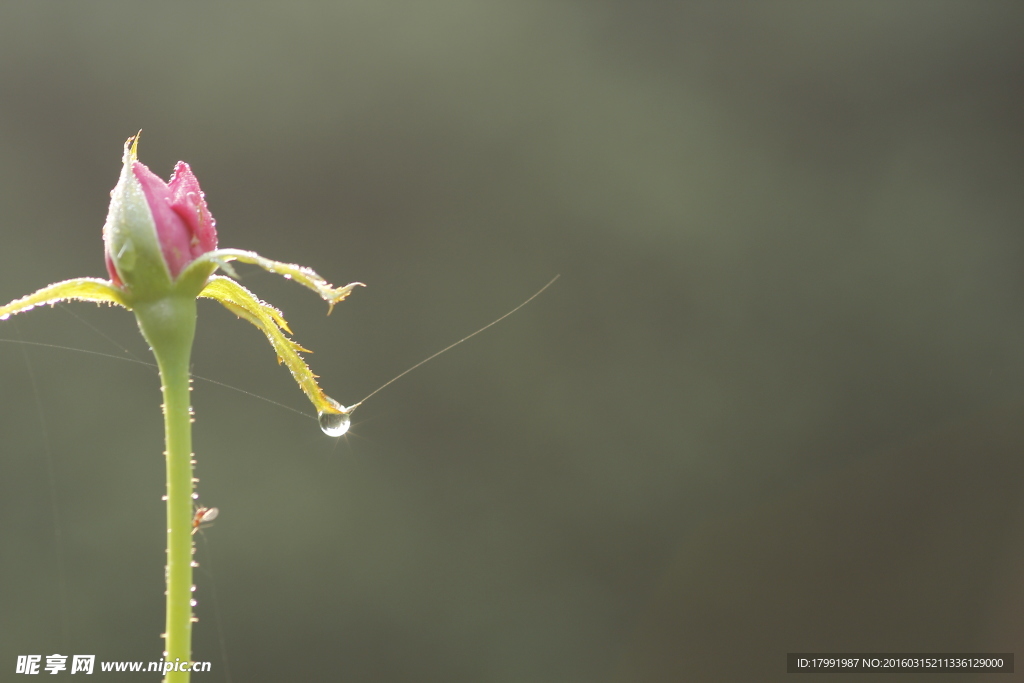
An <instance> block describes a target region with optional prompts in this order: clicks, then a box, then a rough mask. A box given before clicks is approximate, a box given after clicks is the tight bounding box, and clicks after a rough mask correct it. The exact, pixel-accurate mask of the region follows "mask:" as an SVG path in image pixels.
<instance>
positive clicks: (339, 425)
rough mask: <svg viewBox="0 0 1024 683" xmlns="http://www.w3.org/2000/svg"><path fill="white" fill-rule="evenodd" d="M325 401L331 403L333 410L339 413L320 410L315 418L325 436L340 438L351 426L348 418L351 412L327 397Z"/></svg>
mask: <svg viewBox="0 0 1024 683" xmlns="http://www.w3.org/2000/svg"><path fill="white" fill-rule="evenodd" d="M327 400H328V401H330V402H331V406H332V407H333V408H337V409H338V410H340V411H341V412H340V413H335V412H331V411H329V410H321V411H320V413H319V415H318V416H317V418H318V419H319V420H320V429H321V430H322V431H323V433H324V434H326V435H327V436H342V435H343V434H345V432H347V431H348V428H349V427H350V426H351V425H352V420H351V419H350V418H349V413H350V412H351V411H350V410H348V409H347V408H345V406H343V405H341V404H340V403H338V402H337V401H335V400H334V399H333V398H330V397H328V398H327Z"/></svg>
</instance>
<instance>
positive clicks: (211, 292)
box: [199, 275, 341, 413]
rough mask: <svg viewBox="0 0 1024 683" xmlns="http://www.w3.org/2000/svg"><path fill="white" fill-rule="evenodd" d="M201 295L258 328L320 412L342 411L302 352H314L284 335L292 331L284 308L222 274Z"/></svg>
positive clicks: (279, 359)
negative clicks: (263, 299)
mask: <svg viewBox="0 0 1024 683" xmlns="http://www.w3.org/2000/svg"><path fill="white" fill-rule="evenodd" d="M199 296H201V297H204V298H207V299H214V300H215V301H219V302H220V303H221V304H222V305H223V306H224V308H226V309H228V310H229V311H231V312H232V313H234V314H235V315H237V316H238V317H239V318H244V319H245V320H248V321H249V322H251V323H252V324H253V325H255V326H256V327H258V328H259V329H260V331H261V332H263V334H265V335H266V336H267V339H268V340H269V341H270V345H271V346H273V347H274V351H275V352H277V361H278V362H279V363H284V364H285V365H287V366H288V370H289V371H290V372H291V373H292V377H294V378H295V381H296V382H297V383H298V385H299V388H301V389H302V391H303V392H305V394H306V396H307V397H308V398H309V400H310V401H311V402H312V403H313V406H314V407H315V408H316V410H317V412H318V413H320V412H328V413H338V412H341V411H339V410H338V406H337V402H336V401H333V400H332V399H331V398H330V397H328V396H327V395H326V394H325V393H324V392H323V389H321V388H320V385H319V384H317V383H316V375H314V374H313V371H312V370H310V369H309V366H308V365H306V361H304V360H303V359H302V356H300V355H299V352H300V351H305V352H306V353H311V351H309V349H304V348H302V347H301V346H299V345H298V344H297V343H296V342H294V341H292V340H291V339H289V338H288V337H287V336H286V335H285V332H288V333H289V334H290V333H291V330H290V329H288V323H287V322H285V319H284V317H283V316H282V315H281V311H279V310H277V309H276V308H274V307H273V306H271V305H270V304H267V303H265V302H263V301H260V300H259V299H258V298H257V297H256V295H255V294H253V293H252V292H250V291H249V290H248V289H246V288H245V287H243V286H242V285H240V284H238V283H237V282H235V281H234V280H232V279H231V278H228V277H224V276H223V275H214V276H212V277H211V278H210V281H209V283H208V284H207V285H206V287H205V288H204V289H203V291H202V292H200V294H199Z"/></svg>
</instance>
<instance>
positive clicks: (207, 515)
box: [192, 508, 220, 536]
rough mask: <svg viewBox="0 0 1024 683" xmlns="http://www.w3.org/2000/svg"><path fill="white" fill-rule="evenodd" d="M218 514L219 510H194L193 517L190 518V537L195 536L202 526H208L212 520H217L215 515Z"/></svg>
mask: <svg viewBox="0 0 1024 683" xmlns="http://www.w3.org/2000/svg"><path fill="white" fill-rule="evenodd" d="M219 514H220V510H218V509H217V508H199V509H198V510H196V514H195V516H194V517H193V518H192V535H193V536H195V535H196V532H197V531H199V528H200V527H201V526H202V525H204V524H209V523H211V522H212V521H213V520H215V519H217V515H219Z"/></svg>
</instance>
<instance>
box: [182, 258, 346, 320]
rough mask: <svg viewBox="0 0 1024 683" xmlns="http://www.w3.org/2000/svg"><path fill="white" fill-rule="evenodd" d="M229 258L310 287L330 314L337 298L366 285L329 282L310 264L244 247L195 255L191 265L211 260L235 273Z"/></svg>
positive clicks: (342, 297) (229, 272)
mask: <svg viewBox="0 0 1024 683" xmlns="http://www.w3.org/2000/svg"><path fill="white" fill-rule="evenodd" d="M230 261H240V262H242V263H251V264H252V265H255V266H259V267H260V268H263V269H264V270H266V271H267V272H270V273H277V274H278V275H282V276H284V277H285V278H287V279H289V280H294V281H295V282H298V283H299V284H300V285H303V286H304V287H308V288H309V289H312V290H313V291H314V292H316V293H317V294H319V295H320V298H321V299H323V300H324V301H326V302H327V305H328V306H329V308H328V309H327V314H328V315H330V313H331V311H333V310H334V304H336V303H338V302H339V301H343V300H344V299H345V297H347V296H348V295H349V294H351V293H352V290H353V289H355V288H356V287H365V286H366V285H364V284H363V283H362V282H352V283H350V284H347V285H345V286H344V287H335V286H334V285H332V284H331V283H330V282H328V281H327V280H325V279H323V278H322V277H320V276H319V275H318V274H317V273H316V271H314V270H313V269H312V268H307V267H306V266H299V265H296V264H294V263H283V262H281V261H274V260H272V259H268V258H263V257H262V256H260V255H259V254H257V253H256V252H254V251H245V250H243V249H217V250H214V251H210V252H207V253H205V254H203V255H202V256H200V257H199V258H197V259H196V260H195V261H194V262H193V265H195V263H197V262H212V263H215V264H217V267H219V268H222V269H224V271H225V272H227V273H228V274H229V275H231V276H232V277H236V276H235V273H234V271H233V270H232V268H231V266H230V265H229V262H230Z"/></svg>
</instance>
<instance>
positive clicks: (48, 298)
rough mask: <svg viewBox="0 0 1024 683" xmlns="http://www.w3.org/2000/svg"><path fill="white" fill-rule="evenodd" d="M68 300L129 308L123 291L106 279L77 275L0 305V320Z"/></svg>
mask: <svg viewBox="0 0 1024 683" xmlns="http://www.w3.org/2000/svg"><path fill="white" fill-rule="evenodd" d="M70 300H77V301H94V302H96V303H98V304H102V303H106V304H117V305H118V306H123V307H125V308H127V309H129V310H130V309H131V306H129V305H128V302H127V301H126V300H125V298H124V294H123V292H122V291H121V290H119V289H117V288H116V287H114V286H112V285H111V284H110V283H109V282H108V281H106V280H100V279H99V278H93V277H79V278H75V279H73V280H64V281H63V282H55V283H53V284H52V285H47V286H46V287H43V288H42V289H40V290H39V291H38V292H34V293H32V294H29V295H28V296H23V297H21V298H20V299H15V300H14V301H12V302H11V303H9V304H7V305H6V306H0V320H7V318H9V317H11V316H12V315H15V314H17V313H24V312H25V311H31V310H32V309H33V308H35V307H36V306H42V305H44V304H50V305H51V306H52V305H53V304H56V303H59V302H61V301H70Z"/></svg>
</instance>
